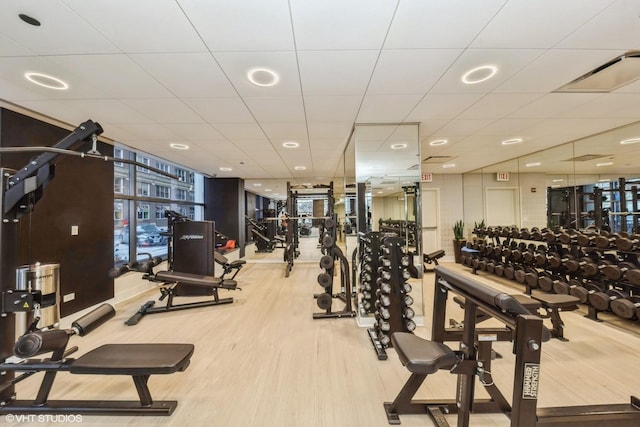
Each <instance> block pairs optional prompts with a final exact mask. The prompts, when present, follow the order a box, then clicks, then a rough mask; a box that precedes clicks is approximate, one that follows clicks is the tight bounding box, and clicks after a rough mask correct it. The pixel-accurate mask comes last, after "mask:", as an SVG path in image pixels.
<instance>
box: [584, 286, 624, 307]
mask: <svg viewBox="0 0 640 427" xmlns="http://www.w3.org/2000/svg"><path fill="white" fill-rule="evenodd" d="M628 297H629V295H628V294H626V293H624V292H623V291H621V290H618V289H607V290H606V291H604V292H593V293H589V304H590V305H591V306H592V307H594V308H595V309H596V310H598V311H607V310H609V308H610V306H611V302H612V301H615V300H616V299H619V298H628Z"/></svg>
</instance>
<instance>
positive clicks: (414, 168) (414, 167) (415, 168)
mask: <svg viewBox="0 0 640 427" xmlns="http://www.w3.org/2000/svg"><path fill="white" fill-rule="evenodd" d="M419 167H420V165H418V164H415V165H413V166H410V167H408V168H407V170H408V171H417V170H418V168H419Z"/></svg>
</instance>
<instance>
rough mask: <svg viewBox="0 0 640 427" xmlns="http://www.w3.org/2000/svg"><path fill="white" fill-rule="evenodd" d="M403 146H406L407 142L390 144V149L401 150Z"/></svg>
mask: <svg viewBox="0 0 640 427" xmlns="http://www.w3.org/2000/svg"><path fill="white" fill-rule="evenodd" d="M405 148H407V144H405V143H400V144H391V149H392V150H403V149H405Z"/></svg>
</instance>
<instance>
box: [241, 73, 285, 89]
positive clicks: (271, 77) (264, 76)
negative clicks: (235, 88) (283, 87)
mask: <svg viewBox="0 0 640 427" xmlns="http://www.w3.org/2000/svg"><path fill="white" fill-rule="evenodd" d="M247 78H248V79H249V81H250V82H251V83H253V84H254V85H256V86H262V87H269V86H274V85H276V84H278V82H279V81H280V76H279V75H278V74H277V73H275V72H274V71H271V70H269V69H268V68H252V69H250V70H249V72H247Z"/></svg>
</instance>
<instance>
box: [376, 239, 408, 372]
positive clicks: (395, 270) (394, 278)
mask: <svg viewBox="0 0 640 427" xmlns="http://www.w3.org/2000/svg"><path fill="white" fill-rule="evenodd" d="M380 252H381V255H380V257H379V266H378V269H377V278H376V282H377V283H379V287H378V289H377V290H376V292H375V295H376V297H377V299H376V301H375V303H374V306H375V308H376V310H375V312H374V316H375V319H376V320H375V323H374V326H373V328H370V329H367V333H368V334H369V338H370V339H371V343H372V344H373V348H374V350H375V351H376V354H377V356H378V360H386V359H387V353H386V351H385V349H386V348H387V347H389V346H391V334H393V333H394V332H413V330H415V328H416V324H415V322H414V321H413V320H412V318H413V317H414V315H415V313H414V311H413V309H412V308H411V305H412V304H413V298H412V297H411V296H410V295H409V293H410V292H411V285H410V284H409V283H407V282H406V281H407V280H408V279H409V278H410V277H411V275H410V274H409V272H408V271H407V267H408V266H409V258H408V256H407V254H406V253H405V250H404V240H403V239H402V238H399V237H386V238H384V239H383V240H382V245H381V246H380Z"/></svg>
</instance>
